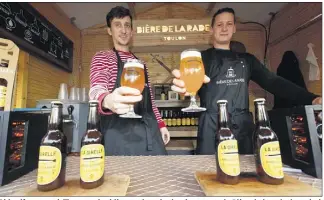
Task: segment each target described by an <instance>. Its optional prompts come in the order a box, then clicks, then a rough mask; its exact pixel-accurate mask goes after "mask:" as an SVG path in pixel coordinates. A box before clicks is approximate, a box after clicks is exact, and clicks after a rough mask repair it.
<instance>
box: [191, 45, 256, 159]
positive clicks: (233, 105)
mask: <svg viewBox="0 0 324 200" xmlns="http://www.w3.org/2000/svg"><path fill="white" fill-rule="evenodd" d="M202 60H203V62H204V66H205V73H206V75H207V76H208V77H210V79H211V80H210V82H209V83H208V84H204V85H203V86H202V87H201V89H200V90H199V93H198V94H199V96H200V103H201V106H202V107H205V108H207V111H205V112H202V113H201V115H200V118H199V127H198V136H197V149H196V154H215V152H216V142H217V141H216V133H217V129H218V107H217V101H218V100H221V99H225V100H227V101H228V107H227V108H228V112H229V117H230V121H229V124H230V128H231V130H232V132H233V134H234V135H235V137H236V139H237V140H238V147H239V153H240V154H252V153H253V151H252V133H253V131H254V123H253V115H252V113H250V112H249V91H248V82H249V80H250V71H249V70H250V68H249V66H248V63H247V61H246V59H245V58H244V54H238V53H234V52H231V51H227V50H215V49H208V50H206V51H204V52H202Z"/></svg>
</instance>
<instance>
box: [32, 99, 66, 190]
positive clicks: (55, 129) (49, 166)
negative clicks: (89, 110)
mask: <svg viewBox="0 0 324 200" xmlns="http://www.w3.org/2000/svg"><path fill="white" fill-rule="evenodd" d="M51 103H52V110H51V116H50V121H49V125H48V132H47V134H46V135H45V136H44V137H43V139H42V141H41V144H40V150H39V160H38V170H37V189H38V190H39V191H50V190H55V189H57V188H60V187H62V186H63V185H64V183H65V171H66V155H67V139H66V136H65V135H64V134H63V115H62V107H63V105H62V103H61V102H59V101H53V102H51Z"/></svg>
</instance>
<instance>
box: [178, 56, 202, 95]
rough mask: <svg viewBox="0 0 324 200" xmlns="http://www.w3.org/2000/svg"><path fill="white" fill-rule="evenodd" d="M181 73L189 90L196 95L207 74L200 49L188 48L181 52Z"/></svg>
mask: <svg viewBox="0 0 324 200" xmlns="http://www.w3.org/2000/svg"><path fill="white" fill-rule="evenodd" d="M180 73H181V80H183V81H184V83H185V85H186V89H187V92H188V93H190V94H191V95H196V93H197V91H198V90H199V88H200V87H201V86H202V84H203V81H204V75H205V68H204V65H203V62H202V59H201V53H200V52H199V51H196V50H188V51H184V52H182V53H181V60H180Z"/></svg>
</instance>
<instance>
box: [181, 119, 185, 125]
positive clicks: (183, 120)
mask: <svg viewBox="0 0 324 200" xmlns="http://www.w3.org/2000/svg"><path fill="white" fill-rule="evenodd" d="M181 125H182V126H185V125H186V119H185V118H182V119H181Z"/></svg>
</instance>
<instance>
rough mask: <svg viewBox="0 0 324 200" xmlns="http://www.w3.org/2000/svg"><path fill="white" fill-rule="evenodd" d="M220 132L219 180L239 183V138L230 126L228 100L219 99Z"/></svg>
mask: <svg viewBox="0 0 324 200" xmlns="http://www.w3.org/2000/svg"><path fill="white" fill-rule="evenodd" d="M217 106H218V111H219V112H218V133H217V136H216V141H217V143H216V150H217V152H216V166H217V176H216V178H217V180H218V181H219V182H222V183H225V184H231V185H234V184H237V183H238V182H239V175H240V161H239V154H238V147H237V140H236V139H235V137H234V134H233V133H232V131H231V130H230V128H229V124H228V120H229V117H228V113H227V101H226V100H219V101H217Z"/></svg>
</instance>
